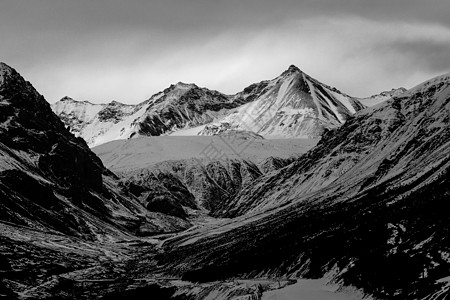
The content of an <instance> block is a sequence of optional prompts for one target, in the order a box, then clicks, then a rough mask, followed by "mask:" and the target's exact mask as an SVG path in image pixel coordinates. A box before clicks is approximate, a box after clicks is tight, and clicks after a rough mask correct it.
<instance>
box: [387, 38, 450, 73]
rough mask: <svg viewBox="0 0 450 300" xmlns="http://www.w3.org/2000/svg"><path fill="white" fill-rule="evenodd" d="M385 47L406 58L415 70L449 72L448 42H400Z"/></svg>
mask: <svg viewBox="0 0 450 300" xmlns="http://www.w3.org/2000/svg"><path fill="white" fill-rule="evenodd" d="M386 47H388V51H393V52H396V53H401V54H402V55H403V56H406V57H408V59H409V61H410V62H411V64H413V65H414V66H415V68H418V69H422V70H424V71H428V72H431V73H446V72H449V70H450V40H449V41H447V42H436V41H427V42H424V41H402V42H397V43H393V44H390V45H388V46H386Z"/></svg>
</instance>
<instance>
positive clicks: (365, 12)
mask: <svg viewBox="0 0 450 300" xmlns="http://www.w3.org/2000/svg"><path fill="white" fill-rule="evenodd" d="M449 4H450V2H449V1H447V0H445V1H444V0H431V1H428V2H426V3H425V2H423V1H418V0H408V1H406V0H395V1H392V0H389V1H388V0H380V1H372V0H370V1H369V0H333V1H331V0H300V1H299V0H280V1H277V2H273V1H268V0H228V1H209V0H190V1H186V0H183V1H181V0H164V1H162V0H155V1H144V0H135V1H126V2H124V1H118V0H108V1H101V0H98V1H88V0H80V1H63V0H58V1H55V0H41V1H39V2H37V1H36V2H34V1H33V2H30V1H25V0H15V1H4V2H2V3H0V35H1V36H2V49H1V57H0V58H1V59H2V60H5V62H7V63H8V64H11V65H12V66H14V67H16V68H17V69H18V70H19V71H20V72H21V73H22V74H23V75H24V76H25V77H26V78H27V79H29V80H30V81H31V82H32V83H33V84H34V85H35V86H36V87H37V89H38V90H39V91H40V92H42V93H43V94H44V95H45V96H46V98H47V99H48V100H49V101H50V102H53V101H56V100H58V99H59V98H61V97H63V96H65V95H68V96H71V97H74V98H75V99H80V100H90V101H93V102H106V101H111V100H118V101H123V102H128V103H137V102H140V101H143V100H145V99H147V98H149V97H150V96H151V95H152V94H154V93H156V92H158V91H160V90H162V89H164V88H166V87H167V86H168V85H170V84H171V83H175V82H177V81H185V82H194V83H197V84H198V85H200V86H205V87H208V88H212V89H217V90H219V91H222V92H225V93H235V92H238V91H240V90H242V89H243V88H244V87H245V86H247V85H249V84H251V83H253V82H257V81H261V80H263V79H271V78H273V77H275V76H277V75H279V74H280V73H281V72H282V71H283V69H285V68H287V67H288V66H289V65H290V64H296V65H297V66H298V67H300V68H301V69H302V70H304V71H305V72H306V73H308V74H310V75H311V76H313V77H315V78H317V79H318V80H320V81H322V82H324V83H327V84H330V85H333V86H336V87H337V88H339V89H341V90H342V91H344V92H347V93H349V94H351V95H355V96H367V95H369V94H374V93H377V92H380V91H381V90H385V89H390V88H392V87H398V86H401V85H402V86H406V87H411V86H413V85H415V84H417V83H419V82H420V81H423V80H426V79H428V78H429V77H432V76H435V75H437V74H438V73H444V72H448V71H450V70H449V68H450V66H449V63H448V62H449V59H448V57H449V54H448V51H446V50H447V49H449V48H448V46H449V41H450V34H449V28H450V21H449V19H448V17H447V13H448V9H447V8H450V7H449Z"/></svg>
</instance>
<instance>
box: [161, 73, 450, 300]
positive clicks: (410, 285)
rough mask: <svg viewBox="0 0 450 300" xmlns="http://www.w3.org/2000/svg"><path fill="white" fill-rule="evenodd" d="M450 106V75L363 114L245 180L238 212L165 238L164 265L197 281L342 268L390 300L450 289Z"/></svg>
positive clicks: (353, 281)
mask: <svg viewBox="0 0 450 300" xmlns="http://www.w3.org/2000/svg"><path fill="white" fill-rule="evenodd" d="M449 112H450V74H448V75H444V76H440V77H437V78H434V79H432V80H430V81H427V82H425V83H423V84H421V85H419V86H417V87H415V88H413V89H411V90H409V91H407V92H406V93H403V94H401V95H400V96H399V97H394V98H392V99H391V100H389V101H387V102H386V103H384V104H383V105H379V106H376V107H374V108H370V109H366V110H364V111H362V112H360V113H358V114H357V115H356V116H355V117H353V118H351V119H349V120H348V121H347V122H346V123H345V124H344V125H343V126H342V127H341V128H339V129H335V130H333V131H329V132H326V133H325V134H324V136H323V138H322V140H321V142H320V143H319V144H318V145H317V146H316V147H315V148H314V149H313V150H311V151H310V152H308V153H307V154H305V155H304V156H303V157H301V158H300V159H299V160H298V161H296V162H295V163H293V164H291V165H289V166H287V167H285V168H283V169H281V170H279V171H277V172H275V173H270V174H268V175H266V176H262V177H260V178H259V179H256V180H255V183H254V184H253V185H252V186H249V187H247V188H245V189H243V191H242V192H241V193H240V195H239V196H238V197H236V198H235V199H234V200H233V201H231V202H230V203H229V204H228V206H227V207H226V208H224V214H225V215H228V216H231V215H234V216H239V215H240V216H239V217H237V218H235V219H233V220H231V221H229V222H228V223H227V222H225V223H223V224H222V225H221V226H220V228H211V229H209V230H208V231H206V232H202V233H201V235H199V231H195V230H194V231H192V232H191V233H190V234H187V235H184V236H180V237H179V238H177V239H174V240H172V241H170V242H168V243H167V244H164V246H165V249H166V250H167V252H163V253H162V254H161V255H160V256H159V257H158V259H159V261H160V263H161V264H165V265H166V266H167V272H168V273H172V274H180V273H181V274H183V276H184V278H185V279H189V280H196V281H210V280H224V279H226V278H232V277H235V276H241V277H242V276H244V277H245V276H246V277H259V276H273V277H289V276H294V277H298V276H303V277H310V278H317V277H322V276H324V275H325V274H330V273H329V272H332V273H331V274H334V278H335V280H337V281H339V282H342V283H345V284H350V285H353V286H356V287H358V288H362V289H363V290H364V291H365V292H367V293H369V294H372V295H374V296H376V297H379V298H381V299H425V298H426V299H438V297H447V296H448V295H449V292H450V290H449V285H448V276H449V273H448V270H449V267H450V261H449V259H448V257H449V255H450V251H449V249H450V248H449V245H450V244H449V242H450V241H449V236H450V235H449V232H448V231H449V226H448V224H449V216H448V214H447V213H446V209H445V208H444V207H446V206H447V204H448V203H447V202H448V199H449V196H450V184H449V183H450V155H449V153H450V118H449ZM264 206H265V207H266V208H265V213H262V211H264ZM256 207H258V209H256ZM252 212H255V214H253V213H252ZM256 212H257V213H256ZM236 224H240V225H236ZM199 236H201V238H199ZM217 245H220V246H217ZM186 253H189V255H187V256H186Z"/></svg>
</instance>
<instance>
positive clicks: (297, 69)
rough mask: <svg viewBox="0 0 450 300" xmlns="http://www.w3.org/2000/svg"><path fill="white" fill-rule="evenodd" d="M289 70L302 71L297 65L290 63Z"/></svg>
mask: <svg viewBox="0 0 450 300" xmlns="http://www.w3.org/2000/svg"><path fill="white" fill-rule="evenodd" d="M288 71H291V72H301V70H300V69H299V68H298V67H297V66H296V65H290V66H289V68H288Z"/></svg>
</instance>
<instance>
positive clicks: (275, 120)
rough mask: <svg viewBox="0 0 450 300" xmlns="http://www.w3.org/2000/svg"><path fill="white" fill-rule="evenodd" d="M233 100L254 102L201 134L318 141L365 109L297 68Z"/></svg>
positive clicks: (251, 87) (290, 69)
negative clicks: (250, 133)
mask: <svg viewBox="0 0 450 300" xmlns="http://www.w3.org/2000/svg"><path fill="white" fill-rule="evenodd" d="M255 87H257V88H256V89H255ZM234 97H235V98H237V99H239V98H244V99H251V101H243V102H248V103H247V104H246V105H242V106H241V107H239V108H237V109H236V110H234V111H232V112H230V113H229V114H228V115H227V116H225V117H224V118H222V119H221V120H219V121H218V122H216V123H215V124H211V125H207V126H206V128H205V130H203V131H202V132H201V133H200V134H204V135H211V134H217V132H222V131H224V130H227V129H238V130H248V131H253V132H255V133H258V134H260V135H262V136H265V137H295V138H317V137H319V136H321V135H322V133H323V131H324V129H331V128H336V127H338V126H340V125H342V124H343V123H344V122H345V121H346V120H347V118H348V117H350V116H352V115H353V114H355V113H356V112H357V111H359V110H361V109H363V108H364V107H365V106H364V105H362V104H361V103H360V102H359V101H358V100H356V99H355V98H353V97H350V96H348V95H346V94H344V93H342V92H340V91H338V90H337V89H336V88H332V87H330V86H328V85H325V84H323V83H321V82H319V81H318V80H316V79H314V78H312V77H310V76H308V75H307V74H305V73H303V72H302V71H301V70H300V69H299V68H297V67H296V66H294V65H292V66H290V67H289V68H288V69H287V70H286V71H284V72H283V73H282V74H281V75H280V76H278V77H277V78H275V79H273V80H269V81H263V82H260V83H259V84H256V85H252V86H250V87H248V88H247V89H245V90H244V91H243V92H241V93H238V94H237V95H235V96H234Z"/></svg>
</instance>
